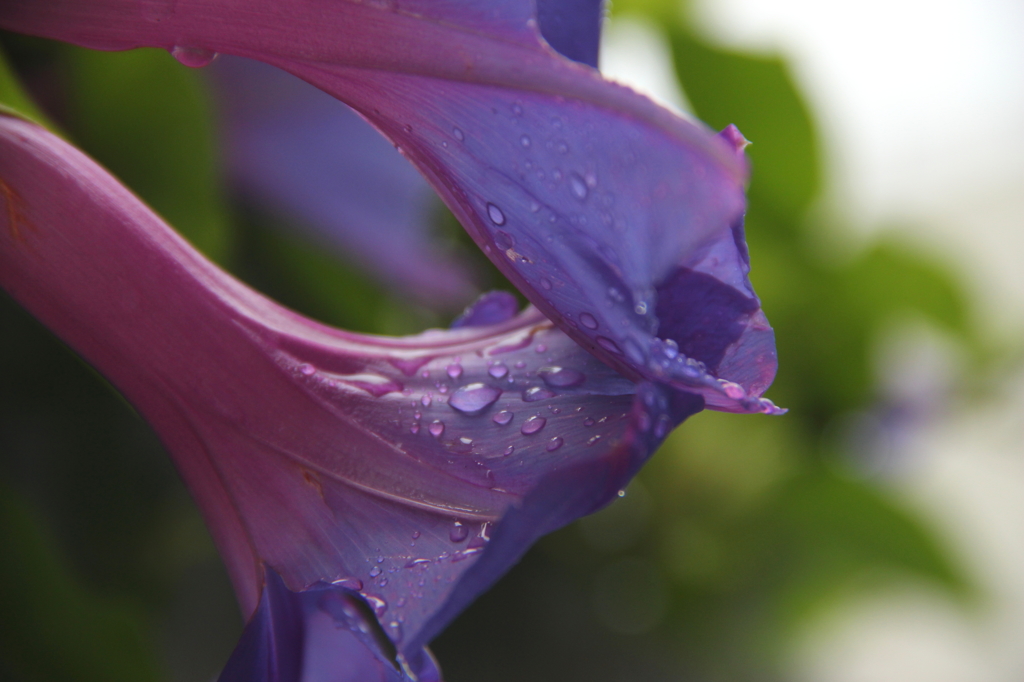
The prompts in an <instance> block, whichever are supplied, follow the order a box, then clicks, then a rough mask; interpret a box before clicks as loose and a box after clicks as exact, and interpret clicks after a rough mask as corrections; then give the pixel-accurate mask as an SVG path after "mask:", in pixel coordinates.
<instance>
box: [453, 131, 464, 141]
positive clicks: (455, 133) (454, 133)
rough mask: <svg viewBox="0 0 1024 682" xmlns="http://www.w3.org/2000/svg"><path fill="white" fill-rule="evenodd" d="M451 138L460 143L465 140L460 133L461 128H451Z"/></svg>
mask: <svg viewBox="0 0 1024 682" xmlns="http://www.w3.org/2000/svg"><path fill="white" fill-rule="evenodd" d="M452 137H454V138H455V139H456V140H458V141H459V142H462V141H463V140H465V139H466V135H465V133H463V132H462V129H461V128H452Z"/></svg>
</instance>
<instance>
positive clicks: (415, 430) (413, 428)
mask: <svg viewBox="0 0 1024 682" xmlns="http://www.w3.org/2000/svg"><path fill="white" fill-rule="evenodd" d="M409 431H410V432H411V433H413V434H417V433H419V432H420V423H419V422H413V424H412V426H410V427H409Z"/></svg>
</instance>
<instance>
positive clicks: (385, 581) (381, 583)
mask: <svg viewBox="0 0 1024 682" xmlns="http://www.w3.org/2000/svg"><path fill="white" fill-rule="evenodd" d="M377 584H378V585H379V586H381V587H387V586H388V579H387V578H381V579H380V580H378V581H377Z"/></svg>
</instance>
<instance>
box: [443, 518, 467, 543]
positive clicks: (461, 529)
mask: <svg viewBox="0 0 1024 682" xmlns="http://www.w3.org/2000/svg"><path fill="white" fill-rule="evenodd" d="M468 537H469V528H468V527H466V526H464V525H462V523H460V522H459V521H456V522H455V525H454V526H452V529H451V530H450V531H448V539H449V540H451V541H452V542H462V541H463V540H465V539H466V538H468Z"/></svg>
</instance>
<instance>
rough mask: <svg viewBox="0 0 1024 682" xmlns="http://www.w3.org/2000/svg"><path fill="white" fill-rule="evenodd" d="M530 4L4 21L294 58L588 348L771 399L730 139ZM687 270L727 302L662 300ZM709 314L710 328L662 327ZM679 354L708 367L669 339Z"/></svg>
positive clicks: (750, 407)
mask: <svg viewBox="0 0 1024 682" xmlns="http://www.w3.org/2000/svg"><path fill="white" fill-rule="evenodd" d="M167 7H173V11H166V12H158V11H156V10H157V9H159V8H167ZM531 15H532V6H531V3H529V2H527V1H526V0H518V1H517V0H507V1H506V2H500V3H482V4H481V3H473V2H471V1H470V0H451V1H448V2H438V1H432V0H413V1H411V2H405V3H401V4H398V3H391V2H381V3H347V2H346V3H338V2H327V1H326V0H303V1H302V2H297V3H289V4H288V7H287V9H284V8H283V6H282V5H280V4H278V3H271V2H269V1H267V0H264V1H262V2H255V1H251V0H204V1H202V2H200V1H199V0H194V1H192V0H180V1H179V2H177V3H175V4H173V5H171V4H169V3H168V4H163V3H157V2H152V3H135V2H132V1H131V0H92V1H86V2H82V1H80V0H75V1H72V0H52V1H49V2H40V1H39V0H8V3H7V4H6V6H5V7H3V8H2V9H0V23H3V25H5V26H6V27H8V28H11V29H14V30H20V31H25V32H30V33H38V34H41V35H47V36H50V37H55V38H60V39H64V40H71V41H74V42H78V43H80V44H83V45H87V46H93V47H100V48H105V49H123V48H129V47H134V46H140V45H152V46H161V47H165V48H167V49H171V50H174V49H176V48H177V49H178V50H179V51H180V49H181V48H182V47H188V48H189V49H199V50H204V51H206V53H212V52H225V53H229V54H238V55H242V56H249V57H254V58H257V59H261V60H263V61H267V62H269V63H272V64H275V65H277V66H280V67H281V68H284V69H286V70H288V71H291V72H292V73H294V74H296V75H298V76H300V77H302V78H304V79H305V80H307V81H309V82H311V83H313V84H315V85H317V86H319V87H321V88H322V89H324V90H326V91H327V92H329V93H331V94H333V95H335V96H336V97H338V98H339V99H342V100H343V101H345V102H347V103H348V104H350V105H351V106H353V107H354V108H355V109H357V110H358V111H360V112H361V113H362V114H363V115H364V116H366V117H367V118H368V119H369V120H370V121H371V122H372V123H373V124H374V125H376V126H377V127H378V128H379V129H380V130H381V131H382V132H383V133H384V134H385V135H386V136H387V137H389V138H390V139H391V140H392V141H394V142H395V143H396V144H398V145H399V146H401V148H402V150H403V153H405V155H406V156H407V157H408V158H409V159H410V160H412V161H413V163H415V164H416V165H417V166H418V167H419V168H420V170H421V171H422V172H423V173H424V174H425V175H426V177H427V178H428V180H429V181H430V182H431V183H432V184H433V185H434V187H435V188H436V189H437V190H438V192H439V193H440V194H441V196H442V198H443V199H444V200H445V202H446V203H447V204H448V205H449V207H450V208H451V209H452V210H453V212H454V213H455V214H456V215H457V216H458V217H459V219H460V221H461V222H462V223H463V225H464V226H465V227H466V229H467V230H468V231H469V232H470V234H471V235H472V236H473V238H474V239H475V240H476V241H477V243H478V244H480V245H481V247H482V248H483V249H484V250H485V252H486V253H487V254H488V256H489V257H490V258H491V259H492V260H493V261H494V262H495V263H496V264H497V265H498V267H499V268H500V269H501V270H502V271H503V272H504V274H505V275H506V276H507V277H508V278H509V279H510V280H511V281H512V282H513V283H514V284H515V285H516V286H517V287H518V288H519V289H520V290H521V291H522V292H523V293H524V294H525V295H526V296H527V297H528V298H529V299H530V300H531V301H532V302H533V303H534V304H535V305H537V306H538V307H539V308H540V309H541V311H542V312H544V314H545V315H547V316H548V317H549V318H550V319H552V320H554V321H555V322H556V323H557V324H558V325H559V326H560V327H561V328H562V329H563V330H565V331H566V332H567V333H568V334H570V335H571V336H572V337H573V338H574V339H575V340H576V341H577V342H578V343H580V344H581V345H583V346H584V347H585V348H587V349H588V350H590V351H591V352H593V353H594V354H596V355H597V356H599V357H600V358H602V359H603V360H604V361H605V362H607V363H609V364H610V365H612V366H614V367H616V368H617V369H619V370H620V371H622V372H623V373H625V374H626V375H627V376H629V377H631V378H634V379H637V380H639V379H641V378H644V379H648V380H653V381H657V382H663V383H667V384H670V385H672V386H674V387H675V388H677V389H680V390H684V391H690V392H695V393H699V394H700V395H702V396H703V397H704V398H705V400H706V401H707V405H708V406H709V407H713V408H715V409H721V410H728V411H737V412H777V411H778V410H777V408H775V406H774V405H772V403H771V402H770V401H768V400H765V399H763V398H761V397H760V396H761V394H762V393H763V391H764V390H765V389H766V388H767V386H768V384H770V382H771V380H772V378H773V377H774V373H775V366H776V356H775V351H774V342H773V339H772V331H771V328H770V327H769V326H768V324H767V322H766V320H765V318H764V315H763V314H762V313H761V311H760V303H759V301H758V300H757V298H756V296H755V295H754V293H753V291H752V289H751V287H750V284H749V282H748V280H747V270H748V264H747V257H746V249H745V246H744V245H743V242H742V215H743V211H744V206H745V201H744V197H743V183H744V182H745V179H746V162H745V159H744V158H743V157H742V155H741V154H739V153H738V148H739V146H740V145H739V144H738V141H739V139H741V136H736V135H734V134H732V131H727V132H726V135H725V136H724V137H720V136H716V135H712V134H711V133H710V132H709V131H707V130H705V129H704V128H701V127H698V126H696V125H693V124H691V123H688V122H686V121H683V120H681V119H679V118H678V117H675V116H673V115H671V114H670V113H668V112H667V111H665V110H662V109H659V108H658V107H656V106H654V105H653V104H652V103H651V102H650V101H648V100H647V99H645V98H643V97H641V96H639V95H636V94H635V93H633V92H632V91H629V90H628V89H626V88H622V87H620V86H616V85H614V84H612V83H608V82H605V81H603V80H602V79H601V78H600V76H599V75H598V74H597V73H596V72H595V71H594V70H593V69H590V68H587V67H584V66H581V65H579V64H576V63H573V62H570V61H568V60H566V59H564V58H561V57H559V56H558V55H557V54H555V53H554V52H553V51H552V50H550V49H549V48H548V47H547V46H546V45H545V44H544V43H543V42H542V41H541V39H540V38H539V36H538V35H537V33H536V30H535V28H534V25H533V23H531V19H532V16H531ZM243 18H244V20H242V19H243ZM689 273H695V274H697V275H706V276H708V277H710V278H713V279H714V280H717V281H718V283H719V285H715V287H720V290H719V291H718V292H717V293H714V295H712V296H710V298H706V300H708V301H716V300H719V299H730V300H733V301H734V305H732V306H731V307H730V308H729V309H728V310H727V311H718V310H706V309H704V308H703V307H694V306H691V307H690V308H689V309H688V310H687V311H685V312H682V311H676V312H675V313H672V312H669V313H665V310H666V306H664V305H662V304H660V303H659V301H661V300H663V299H673V298H675V299H682V298H685V297H686V296H688V295H689V294H690V293H691V289H690V288H689V287H690V286H691V285H692V284H693V283H694V280H693V277H691V276H690V275H689ZM698 284H699V283H698ZM700 286H703V285H700ZM715 287H711V288H715ZM708 289H709V287H703V288H702V289H701V291H705V290H708ZM661 317H665V319H661ZM705 321H708V322H709V323H713V325H714V327H713V328H712V329H710V330H707V332H708V334H709V336H710V337H712V338H709V339H697V340H692V339H690V338H675V337H673V336H670V335H669V333H673V334H674V333H678V330H687V329H693V328H698V327H703V326H704V323H705ZM662 325H664V327H665V329H666V330H668V332H665V331H662V329H661V326H662ZM709 344H710V346H713V347H714V349H713V352H708V353H704V351H707V350H708V347H709ZM694 347H697V348H698V350H699V351H700V352H701V353H704V355H705V357H708V358H712V362H714V361H716V360H717V362H718V364H717V365H714V364H710V365H709V364H708V362H706V361H704V360H701V359H700V358H699V357H688V356H687V355H686V353H685V351H682V352H681V349H683V348H690V349H691V351H692V349H693V348H694ZM751 353H756V355H754V356H752V355H751Z"/></svg>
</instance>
